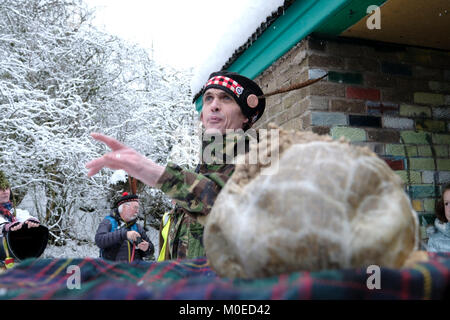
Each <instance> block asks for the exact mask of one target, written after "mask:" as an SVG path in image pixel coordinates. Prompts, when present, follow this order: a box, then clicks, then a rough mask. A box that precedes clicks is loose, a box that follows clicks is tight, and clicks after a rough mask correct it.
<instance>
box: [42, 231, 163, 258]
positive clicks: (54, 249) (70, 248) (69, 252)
mask: <svg viewBox="0 0 450 320" xmlns="http://www.w3.org/2000/svg"><path fill="white" fill-rule="evenodd" d="M147 235H148V236H149V238H150V241H151V242H152V243H153V245H154V247H155V253H154V258H155V260H156V258H157V255H158V253H159V252H158V245H159V244H158V240H159V238H158V237H159V235H158V231H157V230H153V229H152V230H150V231H148V232H147ZM86 257H90V258H98V257H99V248H98V247H97V246H96V245H95V243H93V242H90V243H82V244H79V243H77V241H67V244H66V245H65V246H54V245H48V246H47V248H46V249H45V251H44V253H43V254H42V256H41V258H48V259H65V258H86Z"/></svg>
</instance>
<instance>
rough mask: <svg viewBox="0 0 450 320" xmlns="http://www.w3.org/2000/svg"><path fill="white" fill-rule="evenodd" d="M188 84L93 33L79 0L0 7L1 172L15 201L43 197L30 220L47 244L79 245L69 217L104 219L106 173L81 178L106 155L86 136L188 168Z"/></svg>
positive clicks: (192, 151) (192, 122) (137, 51)
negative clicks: (103, 137)
mask: <svg viewBox="0 0 450 320" xmlns="http://www.w3.org/2000/svg"><path fill="white" fill-rule="evenodd" d="M189 77H190V75H189V74H185V73H182V72H179V71H176V70H173V69H171V68H168V67H163V66H159V65H157V64H156V63H155V62H154V61H152V60H151V59H150V58H149V56H148V53H147V52H146V51H145V50H143V49H141V48H139V47H138V46H136V45H134V44H130V43H127V42H125V41H123V40H121V39H118V38H117V37H114V36H111V35H108V34H105V33H102V32H100V31H98V30H96V29H95V28H94V27H93V26H92V25H91V24H90V12H89V10H88V9H87V8H86V6H85V5H84V4H83V2H82V1H81V0H59V1H54V0H27V1H16V0H0V166H1V169H2V170H3V171H4V172H5V173H6V174H7V176H8V177H9V178H10V180H11V182H12V184H13V191H14V192H15V194H16V196H17V197H18V200H21V198H22V197H23V196H24V195H25V194H26V193H30V192H31V193H34V194H35V195H36V194H38V190H43V191H42V195H41V196H39V197H37V196H35V197H34V199H35V200H36V201H35V202H36V206H35V207H36V214H37V215H38V217H39V219H41V221H43V223H45V224H46V225H47V226H49V228H50V232H51V235H52V239H53V241H55V242H60V243H62V242H64V240H65V239H67V238H68V237H72V238H77V237H78V238H80V235H79V233H77V234H75V233H74V232H71V230H72V229H73V223H74V217H75V216H76V214H79V212H80V210H81V212H85V213H86V214H87V215H91V216H92V217H94V218H95V219H99V218H103V217H104V215H105V214H106V213H107V211H108V210H109V203H110V201H111V199H110V197H111V194H114V191H115V190H116V189H114V188H113V187H112V186H111V185H110V184H108V180H109V177H110V176H111V174H112V171H111V170H102V171H101V173H100V174H99V175H97V176H95V177H94V178H93V179H88V178H87V175H86V170H85V168H84V165H85V163H86V162H87V161H89V160H91V159H93V158H96V157H98V156H100V155H102V154H103V153H104V152H105V151H106V148H105V147H104V146H102V145H100V144H99V143H96V142H94V141H93V140H92V139H91V138H90V136H89V134H90V133H91V132H94V131H96V132H103V133H105V134H108V135H111V136H114V137H115V138H117V139H119V140H120V141H122V142H124V143H125V144H128V145H130V146H131V147H134V148H135V149H136V150H138V151H139V152H141V153H143V154H145V155H147V156H148V157H150V158H152V159H153V160H155V161H156V162H158V163H160V164H165V163H166V162H167V161H168V160H170V159H174V160H175V161H178V162H177V163H180V164H181V165H184V166H186V167H192V166H193V164H194V163H195V162H196V161H197V152H198V143H199V142H198V137H197V136H196V128H198V125H197V122H198V119H197V118H198V116H197V114H196V112H195V110H194V108H193V107H192V105H191V102H190V101H189V97H190V92H189ZM116 191H117V190H116ZM141 191H142V192H144V193H145V194H148V196H149V197H152V198H158V197H160V198H159V200H158V201H159V202H161V201H162V202H163V203H166V204H167V203H168V201H167V199H165V200H164V199H163V197H162V195H157V196H156V191H155V190H150V188H148V187H143V186H142V187H141ZM161 199H163V200H161ZM164 201H165V202H164ZM39 202H41V203H39ZM42 202H44V205H42ZM150 202H151V201H149V200H148V201H147V204H148V203H150ZM150 207H151V206H149V205H148V206H147V209H148V208H150ZM145 208H146V206H145V205H144V210H145ZM164 209H166V208H165V207H164V208H162V209H161V210H164ZM161 213H162V212H159V213H156V215H155V219H157V218H159V216H160V214H161ZM75 223H76V222H75ZM92 236H93V235H92Z"/></svg>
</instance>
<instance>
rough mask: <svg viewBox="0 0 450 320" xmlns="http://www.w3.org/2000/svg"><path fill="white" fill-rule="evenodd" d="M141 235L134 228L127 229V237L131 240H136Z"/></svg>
mask: <svg viewBox="0 0 450 320" xmlns="http://www.w3.org/2000/svg"><path fill="white" fill-rule="evenodd" d="M140 236H141V235H140V234H139V232H136V231H134V230H131V231H127V239H128V240H130V241H131V242H135V241H136V239H137V238H139V237H140Z"/></svg>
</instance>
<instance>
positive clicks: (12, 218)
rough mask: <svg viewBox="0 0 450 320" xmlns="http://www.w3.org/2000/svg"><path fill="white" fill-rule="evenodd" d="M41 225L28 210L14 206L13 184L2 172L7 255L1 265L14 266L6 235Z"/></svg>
mask: <svg viewBox="0 0 450 320" xmlns="http://www.w3.org/2000/svg"><path fill="white" fill-rule="evenodd" d="M39 225H40V222H39V220H38V219H37V218H35V217H32V216H31V215H30V213H29V212H28V211H27V210H22V209H16V208H15V207H14V204H13V194H12V192H11V184H10V183H9V181H8V179H7V178H6V176H5V173H4V172H3V171H0V235H1V237H2V241H1V242H2V243H1V244H0V247H2V251H3V253H4V254H5V257H4V259H2V261H0V263H1V264H2V265H4V266H6V267H7V268H11V267H13V265H14V259H13V258H12V257H10V256H9V250H8V247H7V243H6V241H5V236H6V233H8V232H15V231H18V230H20V229H22V228H24V227H27V228H36V227H38V226H39Z"/></svg>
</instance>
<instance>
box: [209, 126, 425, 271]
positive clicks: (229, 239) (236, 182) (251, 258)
mask: <svg viewBox="0 0 450 320" xmlns="http://www.w3.org/2000/svg"><path fill="white" fill-rule="evenodd" d="M278 135H279V139H276V140H278V141H275V142H273V141H271V140H272V139H271V135H270V131H269V134H267V135H265V136H262V137H261V138H260V142H259V145H258V146H259V147H260V150H258V151H259V152H266V155H267V156H268V157H269V158H270V156H271V155H275V154H276V152H277V150H278V152H279V157H273V158H274V159H272V162H271V163H270V165H269V164H267V163H266V161H264V163H265V164H264V165H263V164H253V165H252V164H240V165H239V164H238V165H236V170H235V172H234V174H233V176H232V177H231V178H230V180H229V181H228V182H227V184H226V185H225V187H224V188H223V189H222V191H221V192H220V194H219V196H218V197H217V199H216V201H215V204H214V207H213V208H212V210H211V213H210V214H209V216H208V219H207V221H206V225H205V232H204V244H205V249H206V255H207V257H208V260H209V263H210V265H211V267H212V268H213V269H214V270H215V271H216V272H217V273H218V274H219V275H220V276H224V277H232V278H235V277H239V278H258V277H267V276H272V275H277V274H282V273H289V272H294V271H318V270H324V269H343V268H359V267H364V266H369V265H378V266H384V267H392V268H398V267H401V266H403V264H404V263H405V260H406V259H407V258H408V256H409V255H410V254H411V253H412V252H413V250H415V249H417V246H418V220H417V217H416V213H415V212H414V210H413V209H412V207H411V204H410V200H409V198H408V196H407V195H406V194H405V192H404V190H403V182H402V180H401V179H400V178H399V176H397V175H396V173H395V172H393V171H392V170H391V168H390V167H389V166H388V165H387V164H386V163H385V161H383V160H382V159H380V158H379V157H378V156H377V155H376V154H375V153H373V152H372V151H370V150H369V149H368V148H366V147H364V148H363V147H357V146H354V145H351V144H349V143H348V142H346V141H344V140H342V139H341V140H339V141H334V140H333V139H332V138H331V137H329V136H319V135H316V134H314V133H311V132H293V131H283V130H280V131H279V133H278ZM266 145H267V148H265V146H266ZM261 146H262V148H261ZM251 148H253V149H251V150H255V149H254V146H252V147H251ZM261 150H262V151H261ZM276 158H279V160H278V159H276Z"/></svg>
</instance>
